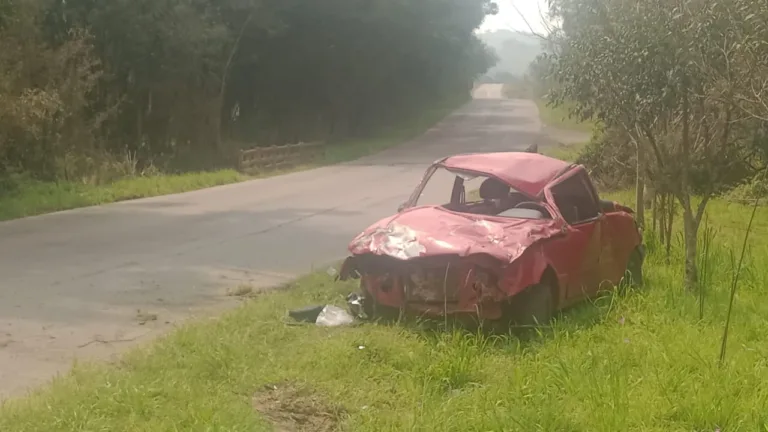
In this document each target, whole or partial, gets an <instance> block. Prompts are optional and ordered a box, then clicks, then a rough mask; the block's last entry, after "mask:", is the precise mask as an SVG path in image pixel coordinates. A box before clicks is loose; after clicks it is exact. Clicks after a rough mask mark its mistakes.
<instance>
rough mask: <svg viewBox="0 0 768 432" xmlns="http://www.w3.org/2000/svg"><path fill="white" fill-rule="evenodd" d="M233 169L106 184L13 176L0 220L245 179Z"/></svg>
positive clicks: (2, 196) (0, 200)
mask: <svg viewBox="0 0 768 432" xmlns="http://www.w3.org/2000/svg"><path fill="white" fill-rule="evenodd" d="M248 178H249V177H248V176H245V175H243V174H240V173H238V172H237V171H235V170H221V171H210V172H198V173H188V174H179V175H156V176H146V177H129V178H125V179H122V180H118V181H116V182H114V183H110V184H106V185H90V184H82V183H69V182H58V183H47V182H40V181H35V180H28V179H23V180H16V181H13V184H12V185H10V186H11V187H9V188H8V189H9V191H8V192H4V193H0V220H8V219H16V218H20V217H26V216H33V215H38V214H43V213H50V212H54V211H59V210H67V209H73V208H78V207H86V206H91V205H99V204H108V203H112V202H117V201H125V200H130V199H136V198H145V197H151V196H158V195H167V194H172V193H180V192H187V191H191V190H196V189H202V188H207V187H212V186H219V185H223V184H228V183H235V182H239V181H243V180H246V179H248Z"/></svg>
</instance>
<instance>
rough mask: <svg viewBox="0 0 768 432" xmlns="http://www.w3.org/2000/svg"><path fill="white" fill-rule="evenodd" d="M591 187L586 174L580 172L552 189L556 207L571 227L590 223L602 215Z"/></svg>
mask: <svg viewBox="0 0 768 432" xmlns="http://www.w3.org/2000/svg"><path fill="white" fill-rule="evenodd" d="M589 185H590V183H589V180H588V179H587V178H586V174H584V173H582V172H580V173H578V174H576V175H573V176H571V177H569V178H567V179H565V180H563V181H562V182H560V183H558V184H557V185H555V186H553V187H552V189H551V191H552V197H553V198H554V200H555V203H554V204H555V206H557V208H558V210H560V214H562V215H563V218H564V219H565V221H566V222H568V223H569V224H571V225H578V224H580V223H584V222H588V221H590V220H593V219H595V218H596V217H597V216H598V215H599V214H600V207H599V205H598V203H597V201H596V199H595V195H594V194H593V193H592V188H591V187H590V186H589Z"/></svg>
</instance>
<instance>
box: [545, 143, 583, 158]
mask: <svg viewBox="0 0 768 432" xmlns="http://www.w3.org/2000/svg"><path fill="white" fill-rule="evenodd" d="M587 144H588V143H586V142H584V143H577V144H558V145H555V146H549V147H544V148H541V149H539V151H540V152H541V154H543V155H545V156H549V157H553V158H555V159H560V160H563V161H566V162H575V161H576V159H577V158H578V157H579V154H581V151H582V150H583V149H584V147H586V145H587Z"/></svg>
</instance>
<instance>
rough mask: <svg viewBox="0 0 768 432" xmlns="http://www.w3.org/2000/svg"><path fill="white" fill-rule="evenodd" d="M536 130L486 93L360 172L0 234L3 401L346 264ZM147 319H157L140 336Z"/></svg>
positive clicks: (352, 169) (82, 214)
mask: <svg viewBox="0 0 768 432" xmlns="http://www.w3.org/2000/svg"><path fill="white" fill-rule="evenodd" d="M540 131H541V124H540V122H539V117H538V112H537V109H536V106H535V105H534V104H533V103H532V102H530V101H522V100H504V99H503V98H502V97H501V89H500V86H496V85H486V86H481V87H479V88H478V89H476V91H475V98H474V100H473V101H472V102H470V103H469V104H467V105H466V106H464V107H463V108H461V109H459V110H458V111H456V112H455V113H454V114H452V115H451V116H449V117H448V118H446V119H445V120H444V121H443V122H441V123H440V124H438V125H436V126H435V127H434V128H433V129H431V130H430V131H428V132H427V133H426V134H425V135H423V136H422V137H420V138H418V139H415V140H413V141H412V142H408V143H404V144H403V145H401V146H399V147H396V148H393V149H390V150H387V151H385V152H382V153H380V154H377V155H374V156H370V157H366V158H363V159H360V160H358V161H354V162H350V163H345V164H341V165H336V166H330V167H324V168H319V169H314V170H310V171H304V172H298V173H294V174H287V175H283V176H279V177H272V178H267V179H261V180H253V181H249V182H245V183H239V184H234V185H228V186H222V187H216V188H212V189H206V190H201V191H197V192H191V193H185V194H179V195H172V196H164V197H158V198H150V199H142V200H137V201H130V202H123V203H117V204H111V205H106V206H101V207H92V208H86V209H79V210H73V211H66V212H61V213H55V214H50V215H44V216H39V217H33V218H27V219H22V220H17V221H10V222H3V223H0V398H2V397H8V396H9V395H19V394H22V393H23V392H24V391H25V390H27V389H29V388H31V387H34V386H36V385H39V384H42V383H44V382H46V381H47V380H49V379H50V378H51V377H52V376H54V375H55V374H57V373H60V372H65V371H66V370H67V369H68V368H69V367H70V365H71V362H72V360H73V359H75V358H78V359H109V358H110V357H112V356H114V355H116V354H117V353H119V352H120V351H122V350H123V349H125V348H126V347H128V346H130V345H132V344H135V343H137V342H142V341H146V340H149V339H150V338H151V337H152V336H154V335H157V334H160V333H162V332H164V331H167V330H168V329H171V328H173V326H175V325H178V323H179V322H181V321H182V320H184V319H185V318H189V317H190V316H193V315H195V314H198V313H210V312H211V311H214V312H215V311H218V310H220V308H225V307H229V306H231V305H232V304H233V303H234V302H235V301H234V300H233V299H231V298H228V297H227V296H226V295H225V293H226V290H227V288H230V287H233V286H237V285H240V284H251V285H253V286H254V287H256V288H263V289H266V288H268V287H270V286H275V285H277V284H280V283H283V282H286V281H289V280H290V279H292V278H294V277H295V276H297V275H300V274H302V273H306V272H309V271H310V270H312V269H313V268H322V267H323V266H326V265H328V264H329V263H331V262H334V261H336V260H338V259H341V258H343V257H344V256H345V255H346V246H347V244H348V242H349V241H350V240H351V239H352V238H353V237H354V236H355V235H356V234H358V233H359V232H360V231H361V230H363V229H364V228H365V227H366V226H368V225H369V224H370V223H372V222H374V221H375V220H378V219H379V218H382V217H385V216H387V215H388V214H391V213H393V212H394V211H396V209H397V207H398V205H399V204H400V203H401V202H403V201H404V200H405V199H406V198H407V197H408V195H409V194H410V193H411V191H412V190H413V188H414V187H415V186H416V184H417V182H418V181H419V179H420V178H421V175H422V174H423V172H424V169H425V168H426V166H427V165H428V164H429V163H430V162H432V161H434V160H435V159H438V158H439V157H442V156H446V155H450V154H454V153H460V152H469V151H499V150H522V149H524V148H526V147H527V146H529V145H530V144H531V143H532V142H534V140H536V139H538V137H539V134H540ZM139 310H140V311H142V312H141V313H138V311H139ZM145 313H149V314H155V315H156V316H157V320H156V321H150V322H147V323H146V324H144V325H141V324H140V321H142V317H141V315H143V314H145Z"/></svg>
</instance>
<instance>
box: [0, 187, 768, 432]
mask: <svg viewBox="0 0 768 432" xmlns="http://www.w3.org/2000/svg"><path fill="white" fill-rule="evenodd" d="M631 197H632V195H631V194H629V193H627V194H620V195H614V196H611V197H610V198H613V199H617V200H620V201H624V202H626V201H629V200H631ZM761 212H762V214H761V215H759V216H758V218H757V221H759V223H758V226H757V227H756V230H755V241H754V242H753V244H752V246H751V250H750V255H749V259H748V263H747V269H746V272H745V273H744V276H743V279H742V284H741V288H740V291H739V293H738V295H737V297H736V301H735V310H734V317H735V319H734V321H733V323H732V329H731V330H732V332H731V336H730V344H729V352H728V360H727V362H726V363H725V364H724V365H722V366H719V365H718V363H717V357H718V352H719V342H720V337H721V334H722V328H723V322H724V320H725V312H726V308H727V304H728V292H727V291H728V290H727V286H728V282H729V281H730V275H731V274H730V273H731V270H732V266H731V258H732V254H731V251H732V250H733V248H735V247H738V244H739V242H740V235H741V233H742V232H741V231H740V230H741V228H740V227H742V226H744V222H745V219H746V218H747V217H748V213H749V212H748V211H747V209H745V208H744V207H742V206H739V205H736V204H728V203H726V202H723V201H716V202H713V203H712V207H711V209H710V213H709V214H710V217H709V218H708V222H707V226H709V227H715V228H717V229H718V230H720V231H719V232H718V233H716V234H715V237H714V238H715V241H714V243H713V247H712V248H711V252H710V255H709V257H708V258H707V261H708V263H709V269H710V270H709V272H708V273H709V275H710V276H709V278H708V279H707V280H708V282H707V285H706V297H705V300H706V301H705V308H704V311H705V314H704V317H703V319H700V317H699V306H698V304H697V297H696V296H695V295H691V294H689V293H686V292H684V290H683V289H682V288H681V283H680V282H681V280H682V273H681V272H682V267H681V266H680V265H679V264H677V263H679V262H680V259H681V250H680V247H679V245H677V246H676V247H675V248H674V249H673V251H672V253H673V255H672V260H673V262H675V263H676V264H674V265H671V266H670V265H666V264H665V260H664V257H663V256H662V255H663V254H662V252H661V251H660V250H659V248H658V247H657V246H656V244H655V242H654V241H652V240H650V241H649V242H648V245H649V254H650V255H649V257H648V262H647V267H646V269H647V270H646V272H647V282H648V283H647V285H648V287H647V288H646V290H644V291H642V292H635V293H630V294H625V295H618V294H615V295H607V296H604V297H602V298H600V299H598V300H596V301H594V302H593V303H587V304H585V305H583V306H581V307H579V308H576V309H575V310H572V311H569V312H567V313H565V314H563V315H562V316H560V317H559V318H558V319H557V320H556V322H555V324H554V325H553V327H552V328H551V329H549V330H547V331H545V332H544V333H543V334H542V335H541V336H540V337H538V338H536V339H535V340H533V341H529V342H523V341H520V340H517V339H514V338H486V337H483V336H477V335H473V334H466V333H462V332H459V331H448V332H444V333H437V334H435V333H430V332H428V331H425V330H421V329H419V328H415V327H409V326H398V325H391V326H386V325H372V324H365V325H361V326H356V327H348V328H336V329H323V328H317V327H315V326H312V325H292V324H291V323H288V322H286V320H285V313H286V310H288V309H290V308H294V307H300V306H305V305H310V304H316V303H320V304H322V303H325V302H331V303H336V304H339V305H341V304H343V299H344V295H345V294H346V293H348V292H349V291H351V290H353V289H354V288H355V287H354V285H353V284H348V283H334V282H332V281H331V280H330V278H329V277H328V276H327V275H326V274H324V273H319V274H315V275H311V276H308V277H306V278H304V279H302V280H300V281H298V282H296V283H295V284H293V286H291V287H290V288H289V289H286V290H282V291H279V292H274V293H271V294H267V295H263V296H261V297H259V298H258V299H257V301H252V302H249V303H247V304H246V305H245V306H243V307H242V308H240V309H239V310H236V311H234V312H232V313H230V314H227V315H225V316H224V317H222V318H221V319H219V320H217V321H215V322H207V323H198V324H192V325H188V326H186V327H184V328H182V329H181V330H179V331H177V332H176V333H175V334H172V335H171V336H169V337H168V338H167V339H165V340H162V341H160V342H158V343H157V344H153V345H151V346H149V347H148V348H146V349H143V350H137V351H135V352H132V353H130V354H129V355H127V356H126V357H125V358H124V359H123V360H122V361H121V362H120V363H119V364H117V365H112V366H107V365H95V366H89V365H81V366H79V367H77V368H76V369H75V370H74V372H73V373H72V374H71V375H69V376H67V377H65V378H62V379H60V380H58V381H57V382H56V383H55V384H54V385H53V386H51V387H50V388H48V389H45V390H43V391H42V392H41V393H39V394H37V395H34V396H32V397H29V398H26V399H22V400H17V401H13V402H11V403H8V404H6V405H5V406H3V407H2V408H1V409H0V430H8V431H28V432H34V431H45V432H48V431H74V430H90V431H101V430H103V431H107V430H108V431H138V430H141V431H167V430H222V431H224V430H226V431H258V430H270V423H273V424H277V425H279V426H281V427H283V428H284V429H278V430H294V429H291V428H290V427H291V426H290V423H291V422H294V423H293V426H294V427H296V423H295V421H300V422H303V424H304V425H305V427H308V429H307V430H323V431H324V430H334V429H335V428H341V429H343V430H352V431H363V432H364V431H403V430H439V431H486V430H511V431H566V430H568V431H606V432H614V431H619V430H635V431H650V432H653V431H658V432H662V431H663V432H670V431H694V430H695V431H714V430H716V428H720V429H721V430H723V431H740V430H744V431H757V430H761V431H762V430H766V427H768V410H766V407H768V361H767V360H766V359H768V347H766V344H765V343H764V339H765V334H766V333H767V332H768V318H766V317H768V303H766V302H765V301H764V299H765V296H766V295H767V294H768V288H767V287H768V272H765V271H764V270H760V268H764V267H765V265H766V263H768V242H766V241H765V240H766V239H768V209H761ZM306 425H310V426H306ZM295 430H301V429H300V428H297V429H295Z"/></svg>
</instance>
